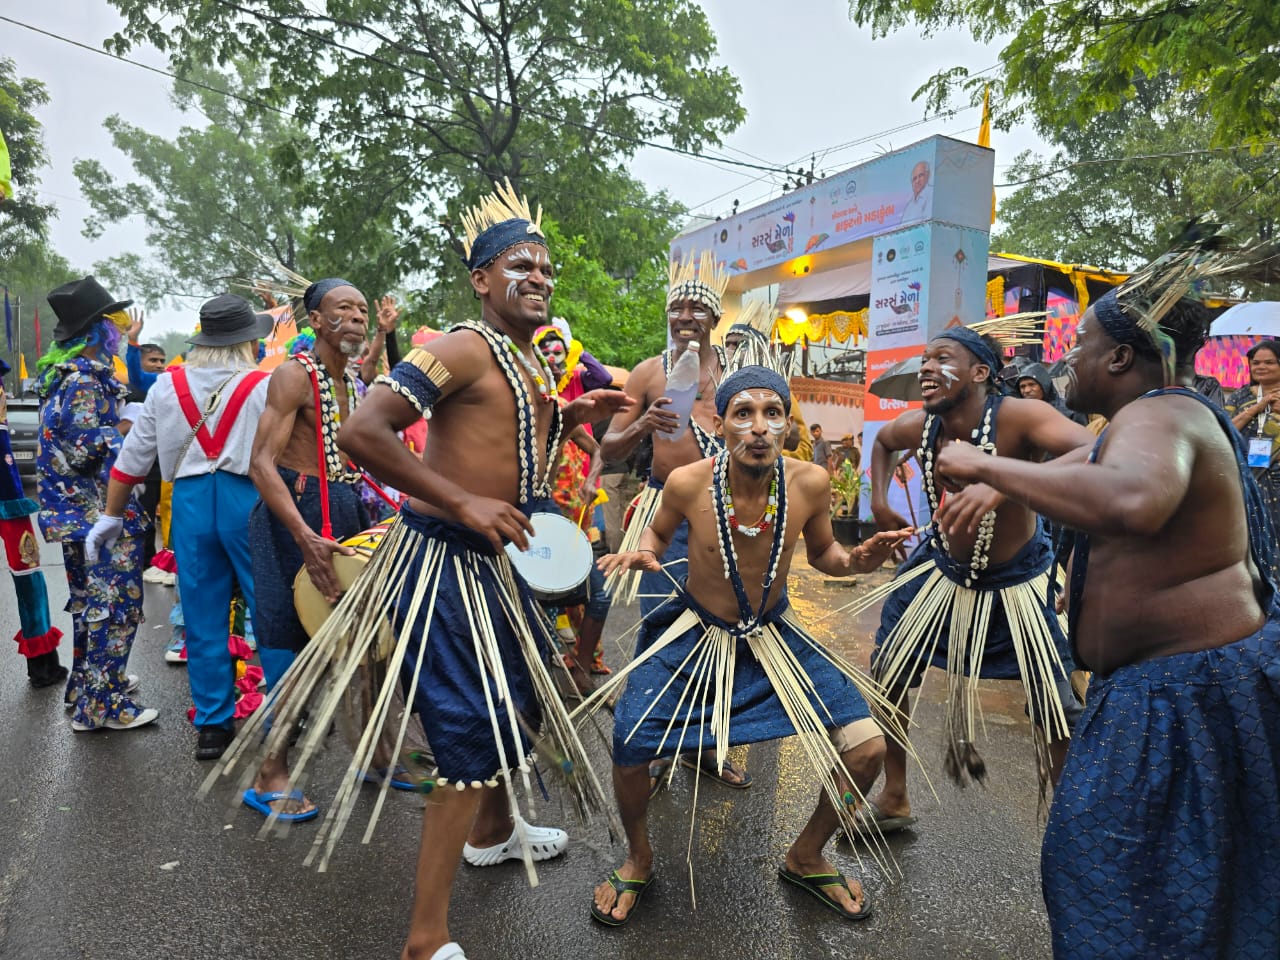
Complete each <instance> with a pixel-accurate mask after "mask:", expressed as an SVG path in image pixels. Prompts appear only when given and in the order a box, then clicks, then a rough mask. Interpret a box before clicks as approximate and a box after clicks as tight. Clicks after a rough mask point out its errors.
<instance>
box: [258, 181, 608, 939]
mask: <svg viewBox="0 0 1280 960" xmlns="http://www.w3.org/2000/svg"><path fill="white" fill-rule="evenodd" d="M464 222H465V223H466V236H467V242H466V244H465V253H466V264H467V267H468V268H469V270H470V274H471V285H472V288H473V289H474V290H475V292H476V295H477V297H478V298H479V300H480V304H481V311H482V313H481V320H479V321H467V322H464V323H462V324H459V325H457V326H455V327H454V328H453V329H452V330H451V331H450V332H449V333H448V334H446V335H445V336H444V337H441V338H439V339H437V340H434V341H433V342H432V344H431V351H430V352H427V351H426V350H422V349H417V350H412V351H410V353H409V354H408V355H407V356H406V357H405V359H404V360H403V361H402V362H401V363H400V364H398V365H397V366H396V367H395V369H394V370H392V372H391V374H390V375H389V376H388V377H386V378H381V379H380V380H379V381H377V382H376V383H375V385H374V386H373V387H372V388H371V389H370V391H369V394H368V396H367V397H366V399H365V401H364V402H363V403H362V404H361V406H360V408H359V409H358V410H357V411H356V412H355V413H354V414H353V415H352V417H351V418H350V420H349V421H348V422H346V423H345V424H344V425H343V427H342V431H341V435H340V440H341V444H342V449H343V451H345V452H346V453H349V454H350V455H351V456H353V457H355V458H356V459H357V460H358V461H359V462H360V463H362V464H363V465H365V466H366V467H368V469H369V470H370V471H372V472H373V473H374V475H375V476H376V477H377V478H378V479H379V480H382V481H384V482H386V483H389V484H391V485H392V486H394V487H395V488H396V489H398V490H403V491H405V492H406V493H407V494H408V495H409V498H410V499H409V500H408V502H407V504H406V505H405V507H404V508H403V509H402V511H401V514H400V517H399V519H398V520H397V521H396V522H395V523H394V524H393V525H392V527H391V530H390V532H389V533H388V535H387V537H386V539H385V540H384V541H383V543H382V545H381V546H380V547H379V548H378V550H377V551H376V552H375V553H374V554H373V557H372V558H371V559H370V561H369V564H368V566H367V567H365V569H364V572H363V573H362V574H361V575H360V577H359V578H358V579H357V580H356V581H355V583H354V584H353V586H352V587H351V588H350V589H348V590H347V592H346V594H345V595H344V597H343V599H342V600H341V602H340V603H339V604H338V606H337V607H336V608H335V610H334V611H333V613H332V614H331V615H330V617H329V619H328V621H326V624H325V626H324V627H323V628H322V629H321V630H320V631H318V632H317V633H316V635H315V637H313V638H312V642H311V645H310V646H309V647H308V648H307V649H306V650H304V651H303V652H302V653H301V654H300V655H299V657H298V660H297V662H296V663H295V665H294V667H293V668H292V669H291V670H290V672H289V674H288V676H287V677H286V679H285V684H284V687H285V689H286V691H287V700H285V701H284V702H282V703H280V705H279V706H278V707H277V712H278V714H279V715H281V716H283V717H286V718H287V717H288V716H291V715H296V713H297V712H298V710H299V709H300V703H301V702H303V701H305V700H306V699H307V698H308V697H309V695H310V694H311V693H312V692H313V691H319V690H328V689H330V686H329V680H330V679H331V678H339V677H350V676H352V675H354V674H357V673H360V672H362V671H363V672H365V673H368V674H375V675H377V677H378V678H379V679H380V680H381V683H380V684H379V685H378V687H377V689H378V691H379V692H378V693H376V694H375V696H376V698H377V704H378V705H377V706H375V708H374V709H373V710H372V711H371V713H370V715H369V716H368V718H367V722H366V724H365V726H364V735H363V738H362V739H361V741H360V746H359V747H358V748H357V752H356V756H355V757H354V758H353V760H352V763H351V767H350V771H349V772H351V773H352V774H354V773H355V772H356V771H358V770H361V769H366V768H367V765H368V763H369V759H370V756H371V754H372V751H373V749H375V746H374V741H375V740H376V739H377V734H378V733H379V732H380V731H382V730H383V729H384V728H385V727H386V725H387V717H388V715H389V708H390V703H391V701H392V692H393V691H394V690H395V689H397V688H399V686H400V684H401V683H402V681H403V682H404V683H405V684H406V685H407V686H408V687H409V689H410V692H411V695H412V697H413V704H412V706H413V709H414V710H415V711H416V712H417V713H418V714H419V716H420V718H421V720H422V722H423V727H424V728H425V731H426V735H427V739H428V741H429V743H430V745H431V747H432V750H433V752H434V761H435V763H436V765H437V769H435V770H431V771H427V770H423V771H421V778H422V782H421V785H420V789H421V790H422V791H423V792H426V793H428V795H429V796H428V802H427V804H426V809H425V811H424V813H423V821H422V845H421V849H420V853H419V858H418V870H417V882H416V884H415V890H414V906H413V915H412V919H411V921H410V929H409V935H408V938H407V942H406V945H405V948H404V951H403V953H402V957H403V958H404V960H427V958H432V960H455V958H461V957H463V951H462V948H461V947H460V946H459V945H458V944H456V943H454V942H452V941H451V940H450V938H449V927H448V912H449V899H450V893H451V889H452V885H453V879H454V875H455V873H456V871H457V865H458V861H459V859H460V858H463V857H465V859H466V860H467V861H468V862H469V863H472V864H475V865H477V866H485V865H489V864H494V863H499V862H501V861H503V860H505V859H508V858H512V857H515V858H520V859H523V860H524V861H525V862H526V865H527V868H528V869H529V871H530V875H531V877H536V874H534V873H533V861H534V860H543V859H546V858H548V857H553V856H556V855H557V854H559V853H561V852H563V850H564V849H565V846H566V845H567V842H568V838H567V837H566V835H565V833H564V832H563V831H561V830H552V829H544V828H539V827H534V826H531V825H530V824H529V823H528V822H527V821H526V820H525V818H523V817H521V816H519V814H518V810H519V807H518V806H517V804H516V795H515V792H514V789H513V783H514V780H515V779H521V780H522V781H523V782H524V784H525V788H526V791H525V792H526V794H527V795H528V797H529V799H528V801H527V802H528V804H530V806H531V805H532V803H533V797H534V793H533V790H532V789H531V786H532V778H533V770H534V767H533V764H534V762H535V758H533V757H531V752H532V746H533V740H534V738H535V737H537V738H538V741H537V743H538V755H539V756H540V757H541V758H542V760H543V765H540V767H539V769H540V770H541V771H543V772H545V773H548V774H549V773H556V774H559V775H561V776H563V777H565V780H566V783H567V785H568V789H569V790H570V792H571V793H572V795H573V796H574V797H575V799H576V800H577V801H578V802H579V803H580V804H582V805H583V806H581V807H580V809H582V810H584V811H585V810H586V809H590V808H598V809H604V808H605V806H606V802H605V798H604V795H603V789H602V786H601V784H600V783H599V782H598V780H597V779H596V778H595V776H594V774H593V773H592V772H591V769H590V765H589V763H588V761H587V758H586V752H585V749H584V748H583V746H582V743H581V741H580V740H579V739H578V737H577V734H576V732H575V731H574V727H573V724H572V723H571V722H570V720H569V717H568V714H567V711H566V710H565V707H564V705H563V703H562V702H561V700H560V696H559V692H558V690H557V687H556V684H555V681H554V680H553V679H552V677H551V675H550V674H549V673H548V670H547V662H548V658H549V657H550V654H551V644H552V639H553V638H552V631H551V627H550V624H548V623H547V622H546V619H545V617H543V616H542V614H541V613H540V611H539V609H538V607H537V604H536V601H535V600H534V598H533V596H532V594H531V593H530V592H529V590H528V587H527V586H526V585H525V583H524V581H523V580H522V579H520V577H519V576H518V575H517V574H516V573H515V572H514V570H513V568H512V566H511V564H510V561H509V559H508V556H507V554H506V553H505V552H504V550H503V545H504V543H507V542H510V543H513V544H515V545H516V546H517V547H518V548H520V549H525V548H527V547H528V545H529V539H528V538H529V534H530V533H531V531H532V524H531V523H530V520H529V517H528V513H529V512H531V511H532V510H534V509H535V508H536V509H539V510H547V509H549V510H551V511H554V510H555V506H554V504H553V503H551V501H550V496H549V495H550V479H551V472H552V471H553V470H554V469H555V466H556V462H557V452H558V449H559V446H560V439H561V437H562V435H563V434H564V433H567V432H570V431H571V430H572V429H573V428H574V427H576V426H577V425H578V424H580V423H584V422H587V421H590V420H598V419H601V418H602V417H605V416H608V415H610V414H611V413H612V412H614V411H615V410H619V409H625V408H626V407H627V406H628V404H629V401H628V400H627V399H626V397H625V396H624V395H623V394H621V393H618V392H616V391H597V392H592V393H588V394H585V395H584V396H582V397H580V398H579V399H578V400H576V401H574V402H573V403H570V404H568V405H566V406H565V407H564V408H563V410H561V408H560V407H559V406H558V404H557V403H556V402H555V384H554V380H552V379H551V374H550V371H549V369H548V368H547V366H546V364H545V363H543V362H540V356H539V354H538V353H537V352H536V351H535V350H534V348H533V345H532V343H531V338H532V336H533V332H534V330H536V329H537V328H538V327H539V326H541V325H542V324H544V323H545V322H546V317H547V309H548V301H549V300H550V298H551V293H552V289H553V288H554V285H555V281H554V277H553V272H552V267H551V258H550V255H549V253H548V251H547V247H546V241H545V240H544V239H543V236H542V233H541V230H540V228H539V226H538V223H537V221H536V220H535V218H534V217H532V216H531V215H530V212H529V209H528V205H527V204H526V203H525V202H524V201H523V200H522V199H521V198H519V197H517V196H516V195H515V194H514V193H513V192H512V191H511V189H510V186H509V185H507V186H505V187H503V188H499V193H498V195H497V196H494V197H489V198H486V200H485V201H483V202H482V204H481V206H480V207H479V208H477V209H476V210H473V211H470V212H469V213H468V214H467V216H466V217H465V218H464ZM422 417H430V419H431V430H430V432H429V433H428V435H427V447H426V451H425V456H424V457H423V459H422V460H421V461H420V460H419V459H418V458H417V457H416V456H415V455H414V454H413V453H412V452H411V451H409V450H408V449H407V448H406V447H405V446H404V445H403V444H401V443H399V442H398V441H397V439H396V436H395V435H396V432H397V431H398V430H401V429H403V428H404V427H405V426H406V425H408V424H410V423H413V422H414V421H416V420H418V419H419V418H422ZM494 451H500V452H503V453H502V455H501V456H499V457H497V458H496V459H495V456H494ZM386 611H391V620H392V624H393V626H394V632H392V630H391V629H390V628H389V627H388V625H387V623H386V620H385V619H384V614H385V612H386ZM339 683H341V681H339ZM342 686H344V687H345V686H347V685H346V684H345V683H343V684H342ZM346 695H347V694H346V692H345V690H344V691H340V692H339V696H340V697H345V696H346ZM314 702H315V703H316V706H315V708H314V712H313V717H314V720H315V722H316V723H317V725H325V724H327V723H328V722H329V718H330V717H332V716H334V715H335V714H336V713H337V710H338V708H339V704H338V703H337V702H335V701H334V699H333V698H329V697H321V696H317V697H316V698H314ZM251 732H252V728H248V727H247V728H246V731H245V732H244V733H243V734H242V738H243V737H245V736H248V735H249V734H251ZM319 733H320V731H319V726H317V727H316V728H315V729H314V730H313V731H311V732H309V733H308V734H307V740H305V741H304V743H303V744H302V745H301V749H302V752H303V755H304V756H305V755H306V754H307V753H308V751H309V750H310V744H311V743H313V742H314V741H315V740H316V739H317V738H318V736H319ZM403 736H404V727H403V726H401V728H400V732H399V734H398V742H397V743H396V744H395V745H394V746H393V747H392V748H391V749H392V750H393V752H394V753H395V754H396V755H397V756H400V757H401V758H402V760H403V762H405V763H406V765H410V766H412V765H413V764H415V763H417V762H418V761H419V760H420V759H421V758H419V757H417V756H413V755H405V753H404V751H403V750H402V743H403ZM279 739H281V734H280V732H278V731H276V730H274V729H273V730H272V732H271V734H270V737H269V738H268V742H267V745H266V749H268V750H270V749H271V746H272V741H273V740H277V741H278V740H279ZM353 802H354V798H353V795H352V793H351V791H350V789H348V787H347V786H346V785H345V784H344V786H343V787H341V788H340V790H339V798H338V799H337V800H336V801H335V802H334V804H333V805H332V807H331V808H330V810H329V813H328V816H327V818H326V820H325V823H324V824H323V825H322V827H321V830H322V834H321V838H318V840H317V843H320V842H321V840H324V841H327V843H328V846H327V848H326V853H325V856H327V850H331V849H332V847H333V844H334V843H336V840H337V837H338V835H339V834H340V832H341V826H342V824H343V823H344V822H345V820H346V818H347V817H348V816H349V814H350V812H351V805H352V803H353ZM513 814H514V816H513ZM330 828H332V830H330ZM370 828H372V825H371V827H370ZM468 841H469V842H468Z"/></svg>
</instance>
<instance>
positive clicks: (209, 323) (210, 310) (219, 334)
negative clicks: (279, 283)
mask: <svg viewBox="0 0 1280 960" xmlns="http://www.w3.org/2000/svg"><path fill="white" fill-rule="evenodd" d="M274 325H275V318H273V317H272V316H271V314H269V313H254V312H253V307H252V306H250V305H249V301H248V300H246V299H244V297H237V296H235V295H234V294H230V293H225V294H223V295H222V296H220V297H214V298H213V299H212V300H210V301H208V302H207V303H206V304H205V305H204V306H202V307H201V308H200V332H199V333H197V334H196V335H195V336H194V337H192V338H191V339H190V340H188V341H187V342H188V343H190V344H191V345H192V346H193V347H229V346H231V345H233V344H236V343H246V342H247V341H249V340H261V339H262V338H263V337H266V336H268V335H269V334H270V333H271V328H272V326H274Z"/></svg>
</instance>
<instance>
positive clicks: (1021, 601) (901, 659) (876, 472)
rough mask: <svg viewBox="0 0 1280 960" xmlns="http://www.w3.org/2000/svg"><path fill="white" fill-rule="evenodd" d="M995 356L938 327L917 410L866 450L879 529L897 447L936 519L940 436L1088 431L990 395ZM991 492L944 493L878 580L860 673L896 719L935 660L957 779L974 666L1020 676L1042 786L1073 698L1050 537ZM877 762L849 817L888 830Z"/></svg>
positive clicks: (975, 762) (897, 819)
mask: <svg viewBox="0 0 1280 960" xmlns="http://www.w3.org/2000/svg"><path fill="white" fill-rule="evenodd" d="M1000 367H1001V363H1000V359H999V356H998V354H997V352H996V350H994V349H992V347H991V346H990V345H989V344H988V343H987V342H986V340H984V339H983V338H982V337H980V336H979V335H978V334H977V333H975V332H974V331H972V330H970V329H968V328H967V327H955V328H952V329H950V330H947V331H945V332H943V333H941V334H939V335H938V336H937V337H935V338H934V339H933V340H932V341H930V342H929V344H928V345H927V346H926V348H925V351H924V361H923V363H922V364H921V367H920V374H919V377H920V388H921V393H922V394H923V396H924V409H923V410H910V411H908V412H906V413H904V414H902V415H901V416H899V417H898V418H897V419H895V420H894V421H893V422H892V423H890V424H889V425H887V426H886V427H885V428H884V429H882V430H881V431H880V432H879V433H877V434H876V440H875V445H874V447H873V449H872V452H871V509H872V512H873V513H874V515H875V518H876V522H877V523H878V524H879V526H880V528H881V529H883V530H896V529H898V528H900V527H903V526H905V525H906V524H905V522H904V521H903V519H902V517H901V516H899V515H898V514H897V513H895V512H894V511H893V510H891V509H890V508H889V505H888V499H887V497H888V487H889V482H890V478H891V474H892V471H893V468H894V467H895V466H896V465H897V463H898V456H897V455H898V452H899V451H901V450H909V449H912V448H917V447H918V449H917V450H916V456H917V458H918V459H919V462H920V467H921V470H922V472H923V479H924V487H925V492H926V494H927V495H928V497H929V504H930V508H931V509H932V510H933V512H934V515H935V521H936V517H937V514H938V511H939V509H940V507H941V505H942V498H943V495H942V488H941V485H940V484H939V483H938V480H937V478H936V476H935V472H934V463H935V460H936V457H937V452H938V450H939V449H940V448H942V447H944V446H946V445H947V444H950V443H955V442H963V443H975V444H977V446H978V448H980V449H981V450H982V451H983V452H984V453H997V452H999V453H1001V454H1003V455H1005V456H1011V457H1017V458H1019V459H1039V458H1041V457H1042V456H1043V455H1044V454H1045V453H1048V454H1050V455H1053V456H1061V455H1062V454H1064V453H1067V452H1069V451H1071V450H1074V449H1076V448H1078V447H1081V446H1083V445H1086V444H1088V443H1089V442H1091V441H1092V439H1093V437H1092V435H1091V434H1090V433H1089V432H1088V431H1087V430H1085V429H1084V428H1083V427H1081V426H1079V425H1077V424H1074V423H1072V422H1071V421H1070V420H1068V419H1067V418H1066V417H1064V416H1063V415H1062V414H1061V413H1059V412H1058V411H1056V410H1054V409H1053V408H1052V407H1050V406H1048V405H1047V404H1044V403H1038V402H1034V401H1030V400H1022V399H1018V398H1008V397H1003V396H1001V395H1000V394H999V393H998V392H997V391H995V390H994V388H993V384H994V377H995V374H996V373H998V372H999V370H1000ZM1002 500H1003V498H1002V497H1000V495H999V494H996V493H995V492H994V491H992V490H991V488H989V487H983V486H975V487H970V488H967V489H965V490H962V491H958V492H952V493H948V494H946V506H947V508H948V509H949V510H950V511H952V514H951V515H952V516H953V517H955V518H957V519H956V522H955V524H954V526H953V528H952V529H951V531H950V532H945V531H943V530H942V529H939V528H938V526H937V524H936V522H935V524H934V526H933V528H932V529H931V530H930V531H929V533H928V534H927V535H926V537H925V539H924V541H923V542H922V543H921V544H920V546H918V547H917V548H916V550H915V551H914V552H913V553H912V554H911V556H910V557H908V558H907V562H906V563H905V564H903V566H902V567H901V568H900V570H899V571H898V576H897V578H896V579H895V580H894V581H893V583H892V584H890V586H889V587H888V588H887V589H888V590H890V591H892V592H890V593H889V595H888V597H887V599H886V600H885V602H884V607H883V610H882V611H881V617H880V629H879V630H878V631H877V633H876V639H875V651H874V652H873V654H872V673H873V675H874V676H875V677H876V679H877V680H879V681H880V682H881V683H882V684H883V685H884V687H885V689H886V690H887V691H888V692H889V698H890V699H891V700H892V701H894V702H895V703H897V704H898V705H899V706H898V709H899V711H900V716H899V722H900V724H901V725H902V727H903V729H906V727H907V715H908V713H909V710H910V704H909V701H908V696H907V690H908V687H914V686H918V685H919V684H920V681H921V678H922V675H923V673H924V669H925V667H926V666H930V665H932V666H935V667H938V668H940V669H943V670H946V671H947V674H948V697H947V707H946V711H947V715H946V722H945V727H944V746H943V749H944V766H945V769H946V771H947V773H948V774H949V775H950V776H951V778H952V779H953V780H954V781H955V782H957V783H959V784H961V785H963V784H965V783H967V782H968V778H969V777H973V778H975V779H978V780H981V779H982V778H983V777H984V776H985V774H986V766H985V764H984V763H983V761H982V758H981V757H980V756H979V755H978V751H977V749H976V748H975V747H974V739H975V718H974V706H975V703H976V697H977V689H976V687H977V680H978V678H979V677H982V678H989V679H1015V678H1020V679H1021V680H1022V685H1023V689H1024V690H1025V692H1026V695H1027V705H1028V709H1029V711H1030V714H1031V719H1032V721H1033V723H1034V726H1035V730H1034V733H1033V739H1034V741H1035V744H1036V756H1037V761H1038V767H1039V772H1040V786H1041V796H1042V797H1044V796H1046V791H1047V789H1048V781H1049V780H1050V779H1056V777H1057V773H1058V772H1059V771H1060V770H1061V764H1062V757H1063V754H1064V753H1065V752H1066V747H1067V738H1068V735H1069V731H1070V729H1071V726H1072V724H1073V723H1074V721H1075V718H1076V717H1077V716H1078V715H1079V703H1078V701H1077V700H1076V699H1075V696H1074V694H1073V693H1072V692H1071V687H1070V683H1069V681H1068V677H1070V675H1071V669H1072V667H1071V655H1070V653H1069V651H1068V649H1067V645H1066V636H1065V634H1064V633H1063V630H1062V627H1061V626H1060V624H1059V623H1058V616H1057V614H1056V612H1055V611H1054V609H1053V606H1052V600H1051V599H1050V589H1049V582H1048V578H1049V576H1050V568H1051V566H1052V562H1053V551H1052V548H1051V547H1050V544H1049V539H1048V537H1047V536H1045V533H1044V529H1043V525H1042V524H1041V523H1040V520H1039V518H1038V517H1037V516H1036V515H1035V514H1034V513H1032V512H1031V511H1030V510H1028V509H1027V508H1026V507H1025V506H1023V505H1022V504H1019V503H1008V502H1002ZM876 596H878V595H876ZM869 599H875V596H873V597H871V598H869ZM966 678H967V679H966ZM884 770H885V782H884V787H883V788H882V789H881V791H880V793H879V795H878V796H877V797H876V798H875V799H874V800H873V801H872V802H871V803H870V804H868V805H867V808H866V809H865V810H864V811H861V813H860V816H862V817H863V818H864V820H865V819H874V820H875V821H876V822H877V826H879V828H880V829H881V831H886V830H896V829H899V828H901V827H904V826H907V825H909V824H911V823H914V822H915V818H914V817H913V816H912V814H911V803H910V800H909V798H908V796H907V764H906V753H905V752H904V751H903V750H902V749H901V748H899V747H898V746H897V745H896V744H894V743H889V744H887V746H886V751H885V763H884Z"/></svg>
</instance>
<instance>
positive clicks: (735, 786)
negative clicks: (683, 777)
mask: <svg viewBox="0 0 1280 960" xmlns="http://www.w3.org/2000/svg"><path fill="white" fill-rule="evenodd" d="M680 766H682V767H687V768H688V769H690V770H693V771H694V772H695V773H697V774H698V776H700V777H710V778H711V779H712V780H714V781H716V783H722V784H724V785H725V786H726V787H728V788H729V789H730V790H745V789H747V787H749V786H751V783H752V780H751V774H749V773H747V771H745V770H742V769H740V768H738V767H735V766H734V765H733V763H732V762H730V761H728V760H726V761H725V762H724V768H725V770H733V771H735V772H736V773H739V774H741V775H742V779H741V780H740V781H734V780H726V779H725V778H724V777H722V776H721V775H720V771H719V770H717V769H716V762H715V760H713V759H711V755H710V754H706V753H704V754H701V755H700V757H699V759H697V760H695V759H694V758H693V755H692V754H688V753H685V754H681V756H680Z"/></svg>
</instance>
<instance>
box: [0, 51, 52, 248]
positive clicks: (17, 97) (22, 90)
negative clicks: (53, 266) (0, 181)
mask: <svg viewBox="0 0 1280 960" xmlns="http://www.w3.org/2000/svg"><path fill="white" fill-rule="evenodd" d="M48 102H49V94H48V93H47V92H46V90H45V86H44V84H43V83H41V82H40V81H39V80H33V79H31V78H30V77H20V76H18V69H17V66H16V65H15V64H14V62H13V61H12V60H10V59H8V58H6V57H0V133H3V134H4V139H5V143H6V144H7V145H8V148H9V163H10V166H11V167H12V168H13V186H14V195H13V197H11V198H10V199H8V200H4V201H2V202H0V264H4V263H7V262H10V261H12V260H13V258H14V257H16V256H17V255H18V252H19V250H20V248H21V247H22V246H24V245H25V244H29V243H38V242H40V241H42V240H43V239H44V238H45V236H46V234H47V232H48V226H49V220H50V219H51V218H52V217H53V215H54V213H55V212H56V208H55V207H54V205H53V204H51V203H41V202H40V201H39V200H37V199H36V185H37V184H39V183H40V171H41V170H42V169H44V168H45V167H46V166H48V164H49V158H48V155H47V154H46V153H45V146H44V131H43V128H42V127H41V125H40V121H39V120H37V119H36V115H35V111H36V110H37V109H39V108H40V107H43V106H44V105H45V104H46V103H48Z"/></svg>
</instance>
